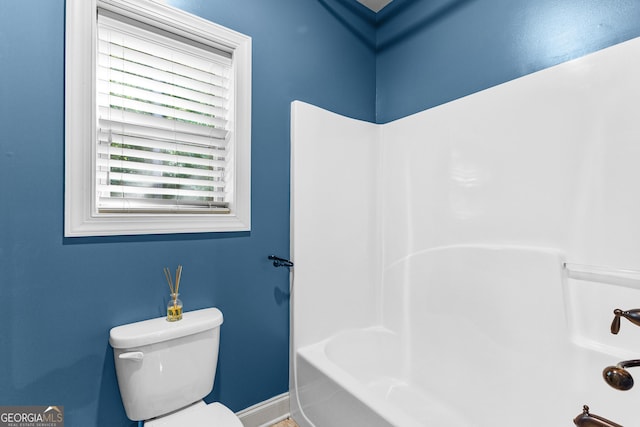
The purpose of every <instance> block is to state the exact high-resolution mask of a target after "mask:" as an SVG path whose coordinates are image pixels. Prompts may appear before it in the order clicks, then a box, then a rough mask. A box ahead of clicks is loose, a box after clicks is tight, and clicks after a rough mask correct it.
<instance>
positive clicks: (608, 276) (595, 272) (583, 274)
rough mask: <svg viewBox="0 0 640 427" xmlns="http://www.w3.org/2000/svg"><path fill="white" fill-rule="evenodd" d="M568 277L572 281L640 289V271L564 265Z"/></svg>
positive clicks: (571, 264) (566, 263)
mask: <svg viewBox="0 0 640 427" xmlns="http://www.w3.org/2000/svg"><path fill="white" fill-rule="evenodd" d="M564 269H565V270H566V271H567V276H568V277H570V278H571V279H577V280H586V281H589V282H599V283H608V284H611V285H618V286H626V287H630V288H638V289H640V271H638V270H628V269H622V268H612V267H604V266H596V265H585V264H574V263H570V262H565V263H564Z"/></svg>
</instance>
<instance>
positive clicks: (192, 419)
mask: <svg viewBox="0 0 640 427" xmlns="http://www.w3.org/2000/svg"><path fill="white" fill-rule="evenodd" d="M221 324H222V313H221V312H220V310H218V309H217V308H207V309H203V310H196V311H190V312H185V313H184V314H183V318H182V320H179V321H177V322H167V320H166V318H164V317H160V318H157V319H151V320H145V321H142V322H137V323H131V324H129V325H122V326H118V327H115V328H113V329H111V332H110V334H109V344H111V346H112V347H113V355H114V357H115V365H116V374H117V377H118V385H119V387H120V395H121V396H122V403H123V404H124V409H125V411H126V413H127V417H129V418H130V419H131V420H134V421H140V420H145V423H144V425H145V426H146V427H242V423H241V422H240V419H238V417H236V415H235V414H234V413H233V412H232V411H231V410H230V409H228V408H227V407H225V406H223V405H221V404H220V403H211V404H208V405H207V404H206V403H205V402H204V401H203V400H202V399H203V398H204V397H205V396H206V395H208V394H209V393H210V392H211V390H212V389H213V378H214V377H215V374H216V364H217V362H218V345H219V342H220V325H221Z"/></svg>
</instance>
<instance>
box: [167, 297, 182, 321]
mask: <svg viewBox="0 0 640 427" xmlns="http://www.w3.org/2000/svg"><path fill="white" fill-rule="evenodd" d="M179 296H180V294H176V293H172V294H171V298H170V299H169V303H168V304H167V320H168V321H169V322H175V321H177V320H180V319H182V301H180V298H178V297H179Z"/></svg>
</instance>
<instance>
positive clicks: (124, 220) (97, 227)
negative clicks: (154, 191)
mask: <svg viewBox="0 0 640 427" xmlns="http://www.w3.org/2000/svg"><path fill="white" fill-rule="evenodd" d="M98 4H99V5H100V7H101V8H104V9H107V10H110V11H112V12H115V13H117V14H120V15H123V16H126V17H129V18H132V19H136V20H138V21H141V22H144V23H147V24H150V25H153V26H155V27H159V28H161V29H163V30H166V31H169V32H172V33H175V34H178V35H180V36H183V37H187V38H190V39H194V40H196V41H199V42H202V43H205V44H210V45H214V46H216V47H217V48H219V49H222V50H225V51H227V52H232V55H233V61H234V73H235V76H234V81H235V88H234V92H235V101H234V103H235V108H234V111H235V115H234V117H232V118H230V119H231V120H232V121H233V122H234V123H235V135H234V137H235V138H236V140H235V166H234V167H233V169H234V173H235V179H234V194H235V197H234V201H233V205H232V206H231V213H230V214H210V215H209V214H193V215H190V214H179V215H176V214H98V213H97V210H96V208H95V206H94V205H95V203H94V197H93V195H94V186H95V180H94V179H93V173H94V172H93V170H94V164H95V156H94V149H95V148H94V147H95V144H94V143H93V141H94V140H95V135H96V112H95V110H96V109H95V73H96V71H95V65H94V64H95V55H96V52H95V50H96V49H95V45H96V43H95V40H96V37H97V19H96V13H97V7H98ZM250 229H251V38H250V37H248V36H246V35H243V34H240V33H237V32H235V31H232V30H230V29H228V28H225V27H222V26H220V25H217V24H213V23H211V22H209V21H206V20H204V19H201V18H199V17H196V16H193V15H190V14H188V13H185V12H182V11H180V10H177V9H175V8H172V7H170V6H167V5H164V4H161V3H158V2H155V1H150V0H67V2H66V40H65V228H64V235H65V237H79V236H108V235H130V234H165V233H196V232H217V231H248V230H250Z"/></svg>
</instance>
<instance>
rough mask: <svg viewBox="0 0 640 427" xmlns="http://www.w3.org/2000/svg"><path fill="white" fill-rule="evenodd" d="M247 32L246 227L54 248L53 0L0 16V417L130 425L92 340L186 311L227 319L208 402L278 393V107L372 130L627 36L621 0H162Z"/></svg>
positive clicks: (285, 149)
mask: <svg viewBox="0 0 640 427" xmlns="http://www.w3.org/2000/svg"><path fill="white" fill-rule="evenodd" d="M171 2H172V3H173V4H174V5H176V6H178V7H180V8H182V9H185V10H187V11H189V12H192V13H194V14H196V15H199V16H202V17H204V18H206V19H210V20H213V21H215V22H218V23H220V24H222V25H225V26H228V27H230V28H232V29H235V30H238V31H241V32H244V33H246V34H248V35H250V36H252V37H253V64H254V72H253V123H252V129H253V153H252V156H253V159H252V161H253V170H252V174H253V175H252V186H253V188H252V191H253V193H252V196H253V197H252V209H253V212H252V215H253V226H252V231H251V232H250V233H237V234H194V235H188V234H184V235H170V236H143V237H111V238H77V239H65V238H63V212H64V206H63V191H64V182H63V177H64V0H3V1H2V4H1V6H0V129H2V133H1V136H0V178H1V179H2V182H3V183H4V185H2V187H1V188H2V190H1V193H0V290H2V294H1V296H2V299H3V302H2V311H0V316H1V317H0V349H1V351H0V380H1V382H2V386H0V405H10V404H22V405H31V404H38V405H48V404H58V405H64V407H65V411H66V414H67V424H66V425H67V426H69V427H76V426H83V427H92V426H100V427H114V426H129V425H131V424H132V423H130V422H129V421H128V420H127V419H126V417H125V415H124V410H123V408H122V404H121V402H120V396H119V393H118V390H117V384H116V380H115V373H114V368H113V361H112V354H111V349H110V347H109V346H108V344H107V339H108V330H109V329H110V328H111V327H112V326H115V325H119V324H123V323H127V322H132V321H136V320H141V319H145V318H150V317H155V316H159V315H162V312H163V304H164V301H165V298H166V296H167V285H166V283H165V280H164V277H163V274H162V268H163V267H164V266H171V267H173V268H175V267H176V266H177V265H178V264H183V265H184V274H183V281H182V286H181V289H183V292H182V297H183V301H184V303H185V306H186V307H187V308H189V309H197V308H202V307H207V306H213V305H215V306H218V307H220V308H221V310H222V311H223V313H224V315H225V323H224V325H223V327H222V339H221V354H220V361H219V368H218V376H217V379H216V387H215V389H214V392H213V393H212V395H211V396H209V397H208V398H207V400H208V401H211V400H221V401H222V402H223V403H225V404H227V405H228V406H230V407H231V408H232V409H233V410H240V409H243V408H245V407H247V406H249V405H252V404H254V403H257V402H260V401H262V400H265V399H267V398H270V397H272V396H275V395H277V394H280V393H282V392H285V391H286V390H287V388H288V318H289V311H288V299H287V297H288V295H287V293H288V278H287V273H286V271H284V270H283V269H274V268H273V267H271V265H270V263H269V262H268V261H267V259H266V257H267V255H269V254H271V253H276V254H280V255H283V256H286V255H287V254H288V252H289V193H288V189H289V103H290V102H291V101H292V100H294V99H300V100H303V101H306V102H309V103H312V104H316V105H319V106H321V107H323V108H326V109H329V110H332V111H336V112H339V113H341V114H344V115H347V116H350V117H354V118H358V119H362V120H367V121H378V122H380V123H383V122H387V121H389V120H393V119H395V118H399V117H403V116H405V115H407V114H410V113H414V112H417V111H421V110H423V109H425V108H428V107H431V106H434V105H437V104H440V103H442V102H446V101H449V100H452V99H455V98H458V97H460V96H464V95H467V94H469V93H472V92H475V91H478V90H481V89H484V88H486V87H489V86H492V85H495V84H499V83H501V82H504V81H507V80H510V79H513V78H516V77H518V76H521V75H523V74H526V73H530V72H533V71H536V70H539V69H542V68H545V67H548V66H550V65H553V64H556V63H558V62H562V61H565V60H567V59H570V58H574V57H577V56H581V55H583V54H585V53H588V52H590V51H593V50H597V49H599V48H602V47H605V46H608V45H610V44H614V43H616V42H619V41H622V40H625V39H628V38H631V37H634V36H637V35H639V34H640V3H639V2H637V1H635V0H610V1H607V2H602V1H598V0H580V1H579V0H563V1H558V0H537V1H534V2H532V1H530V0H415V1H410V0H395V1H394V2H393V3H392V4H391V5H390V6H389V7H387V8H385V9H384V10H383V11H382V12H381V13H380V14H378V16H377V17H376V16H375V15H373V14H372V13H370V12H369V11H368V10H366V9H364V8H363V7H361V6H359V5H358V4H356V3H355V2H354V1H353V0H269V1H265V0H208V1H200V0H172V1H171Z"/></svg>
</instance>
